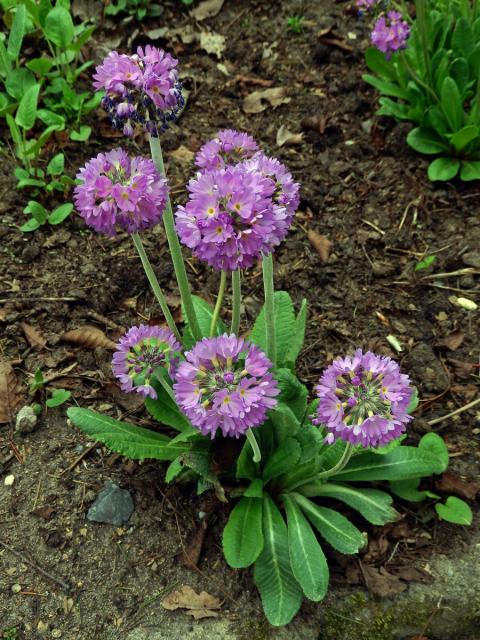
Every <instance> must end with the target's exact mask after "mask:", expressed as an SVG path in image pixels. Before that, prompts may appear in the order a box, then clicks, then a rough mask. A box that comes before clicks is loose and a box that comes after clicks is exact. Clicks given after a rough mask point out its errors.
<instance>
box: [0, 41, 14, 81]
mask: <svg viewBox="0 0 480 640" xmlns="http://www.w3.org/2000/svg"><path fill="white" fill-rule="evenodd" d="M11 70H12V63H11V60H10V58H9V57H8V54H7V50H6V48H5V45H4V44H3V41H2V39H1V38H0V76H3V77H4V78H5V77H6V76H8V74H9V73H11Z"/></svg>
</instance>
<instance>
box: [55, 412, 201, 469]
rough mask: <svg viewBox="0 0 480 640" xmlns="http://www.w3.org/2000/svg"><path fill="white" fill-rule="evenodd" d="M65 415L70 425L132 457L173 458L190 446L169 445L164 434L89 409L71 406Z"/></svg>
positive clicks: (186, 444)
mask: <svg viewBox="0 0 480 640" xmlns="http://www.w3.org/2000/svg"><path fill="white" fill-rule="evenodd" d="M67 415H68V417H69V418H70V420H71V421H72V422H73V424H75V425H76V426H77V427H78V428H79V429H81V430H82V431H84V432H85V433H88V435H89V436H91V437H92V438H94V439H95V440H98V441H99V442H103V443H104V444H105V445H106V446H107V447H109V448H110V449H112V450H113V451H117V452H118V453H121V454H122V455H124V456H127V457H129V458H131V459H132V460H143V459H145V458H153V459H155V460H174V459H175V458H176V457H177V456H179V455H180V454H182V453H185V452H186V451H188V450H189V449H190V444H188V443H179V444H173V445H170V444H169V443H170V438H167V436H164V435H162V434H160V433H156V432H155V431H150V430H149V429H143V428H142V427H137V426H136V425H133V424H129V423H128V422H120V420H115V419H114V418H110V417H109V416H105V415H102V414H101V413H96V412H95V411H91V410H90V409H80V408H79V407H70V409H68V411H67Z"/></svg>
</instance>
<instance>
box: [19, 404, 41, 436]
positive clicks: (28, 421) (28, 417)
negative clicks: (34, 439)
mask: <svg viewBox="0 0 480 640" xmlns="http://www.w3.org/2000/svg"><path fill="white" fill-rule="evenodd" d="M37 422H38V417H37V415H36V414H35V411H34V410H33V408H32V407H30V406H29V405H26V406H25V407H22V408H21V409H20V411H19V412H18V413H17V419H16V421H15V429H16V431H18V433H32V431H35V429H36V428H37Z"/></svg>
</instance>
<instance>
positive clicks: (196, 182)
mask: <svg viewBox="0 0 480 640" xmlns="http://www.w3.org/2000/svg"><path fill="white" fill-rule="evenodd" d="M188 190H189V192H190V199H189V201H188V202H187V204H186V205H185V206H181V207H179V208H178V210H177V212H176V227H177V231H178V234H179V236H180V239H181V241H182V242H183V243H184V244H185V245H186V246H187V247H189V248H190V249H192V250H193V253H194V254H195V255H196V256H197V257H198V258H200V260H204V261H205V262H207V263H208V264H209V265H211V266H212V267H214V268H215V269H221V270H223V271H235V270H236V269H245V268H247V267H250V266H251V265H252V264H253V263H254V262H255V261H256V260H258V259H259V258H260V257H261V256H262V254H263V255H266V254H269V253H271V252H272V251H273V249H274V247H275V246H276V245H278V244H279V243H280V242H281V241H282V240H283V239H284V238H285V236H286V234H287V231H288V228H289V226H290V223H291V221H292V218H293V215H294V213H295V210H296V207H297V206H298V185H296V184H295V183H294V182H293V180H292V177H291V175H290V174H289V173H288V171H287V170H286V168H285V167H284V166H283V165H282V164H281V163H279V162H278V161H276V160H273V159H270V158H266V156H264V155H263V154H260V153H259V154H257V155H256V156H254V157H253V158H252V159H251V160H246V161H244V162H240V163H238V164H237V165H235V166H227V167H226V168H224V169H217V170H210V171H206V172H205V173H203V174H198V175H197V177H196V178H195V179H193V180H190V182H189V184H188Z"/></svg>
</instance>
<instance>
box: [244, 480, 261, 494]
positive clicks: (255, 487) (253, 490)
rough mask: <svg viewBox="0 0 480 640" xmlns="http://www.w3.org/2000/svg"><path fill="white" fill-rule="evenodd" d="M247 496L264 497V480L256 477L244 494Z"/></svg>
mask: <svg viewBox="0 0 480 640" xmlns="http://www.w3.org/2000/svg"><path fill="white" fill-rule="evenodd" d="M243 495H244V496H245V498H263V480H262V479H261V478H255V480H252V482H251V484H250V486H249V487H248V489H247V490H246V491H245V492H244V494H243Z"/></svg>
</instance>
